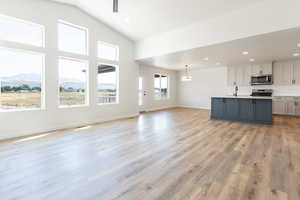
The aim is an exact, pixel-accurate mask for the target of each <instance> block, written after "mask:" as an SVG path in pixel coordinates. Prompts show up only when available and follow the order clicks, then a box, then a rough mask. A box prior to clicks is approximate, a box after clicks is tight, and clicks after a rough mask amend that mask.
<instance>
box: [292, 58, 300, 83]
mask: <svg viewBox="0 0 300 200" xmlns="http://www.w3.org/2000/svg"><path fill="white" fill-rule="evenodd" d="M292 83H293V84H294V85H300V61H296V62H295V63H294V67H293V81H292Z"/></svg>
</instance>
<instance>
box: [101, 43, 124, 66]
mask: <svg viewBox="0 0 300 200" xmlns="http://www.w3.org/2000/svg"><path fill="white" fill-rule="evenodd" d="M101 44H103V45H106V46H110V47H113V48H115V49H116V55H115V56H116V58H115V59H114V60H111V59H107V58H101V57H100V56H99V55H100V48H99V46H100V45H101ZM96 56H97V58H98V59H100V60H106V61H110V62H119V60H120V47H119V45H115V44H111V43H108V42H104V41H100V40H98V41H97V55H96Z"/></svg>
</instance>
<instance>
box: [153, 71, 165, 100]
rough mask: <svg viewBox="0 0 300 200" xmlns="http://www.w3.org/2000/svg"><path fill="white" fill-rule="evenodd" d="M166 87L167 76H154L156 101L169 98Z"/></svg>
mask: <svg viewBox="0 0 300 200" xmlns="http://www.w3.org/2000/svg"><path fill="white" fill-rule="evenodd" d="M168 85H169V79H168V76H166V75H161V74H154V93H155V94H154V96H155V99H156V100H161V99H167V98H168V97H169V92H168V87H169V86H168Z"/></svg>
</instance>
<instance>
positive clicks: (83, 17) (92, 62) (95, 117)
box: [0, 0, 138, 139]
mask: <svg viewBox="0 0 300 200" xmlns="http://www.w3.org/2000/svg"><path fill="white" fill-rule="evenodd" d="M0 14H3V15H8V16H12V17H16V18H20V19H23V20H29V21H32V22H35V23H38V24H42V25H44V26H45V28H46V48H44V49H42V50H41V49H37V48H36V47H30V46H26V45H21V44H15V43H9V42H1V41H0V46H5V47H10V48H20V49H25V50H31V51H36V50H40V52H43V53H45V55H46V62H45V77H44V78H45V81H46V86H45V92H46V97H45V98H46V109H45V110H38V111H17V112H0V124H1V125H0V139H5V138H12V137H18V136H24V135H30V134H34V133H39V132H44V131H50V130H55V129H60V128H68V127H76V126H82V125H85V124H90V123H96V122H102V121H107V120H113V119H118V118H124V117H131V116H136V115H138V103H137V102H138V96H137V90H138V88H137V82H138V80H137V78H138V65H137V64H136V63H135V61H134V44H133V42H132V41H131V40H129V39H127V38H126V37H124V36H123V35H121V34H119V33H117V32H116V31H114V30H112V29H111V28H109V27H108V26H106V25H104V24H103V23H100V22H99V21H97V20H95V19H94V18H93V17H90V16H89V15H87V14H86V13H84V12H82V11H80V10H79V9H77V8H75V7H73V6H68V5H64V4H59V3H55V2H51V1H45V0H26V1H24V0H10V1H0ZM59 19H62V20H65V21H68V22H70V23H73V24H76V25H79V26H83V27H86V28H88V29H89V53H90V54H89V56H88V57H83V58H82V59H86V60H88V61H89V92H90V102H89V104H90V105H89V106H86V107H78V108H58V100H57V99H58V66H57V65H58V63H57V59H58V56H66V57H72V55H71V54H68V53H63V52H59V51H58V50H57V49H58V48H57V22H58V20H59ZM98 40H100V41H105V42H108V43H112V44H116V45H119V47H120V62H119V67H120V68H119V69H120V71H119V73H120V74H119V84H120V93H119V94H120V98H119V99H120V103H119V104H117V105H103V106H100V105H97V104H96V71H97V70H96V65H97V62H98V61H97V58H96V55H97V46H96V45H97V41H98Z"/></svg>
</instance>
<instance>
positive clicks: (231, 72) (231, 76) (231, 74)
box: [227, 67, 236, 86]
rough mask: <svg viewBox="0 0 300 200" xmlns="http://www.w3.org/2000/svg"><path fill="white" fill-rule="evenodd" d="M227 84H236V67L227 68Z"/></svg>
mask: <svg viewBox="0 0 300 200" xmlns="http://www.w3.org/2000/svg"><path fill="white" fill-rule="evenodd" d="M227 84H228V86H233V85H235V84H236V70H235V68H234V67H228V69H227Z"/></svg>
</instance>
